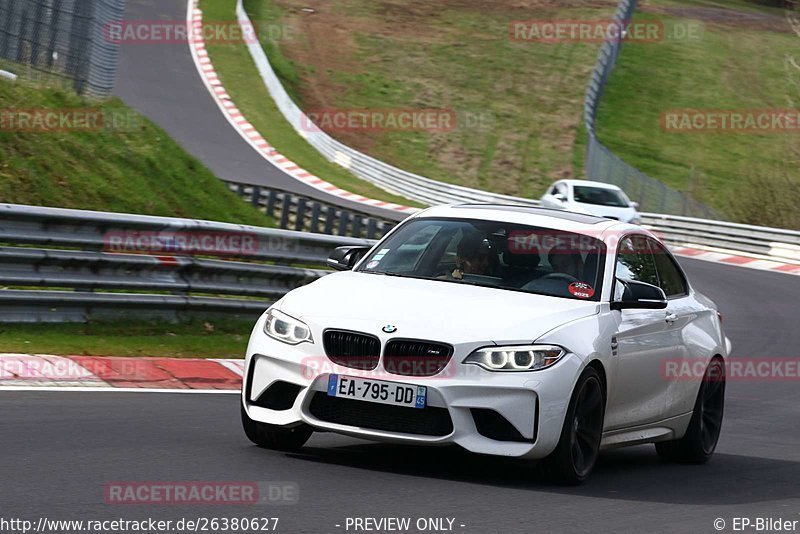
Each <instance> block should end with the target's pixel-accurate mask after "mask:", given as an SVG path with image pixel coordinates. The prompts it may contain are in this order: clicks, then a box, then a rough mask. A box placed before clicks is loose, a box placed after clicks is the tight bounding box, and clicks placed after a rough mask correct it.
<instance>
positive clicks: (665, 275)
mask: <svg viewBox="0 0 800 534" xmlns="http://www.w3.org/2000/svg"><path fill="white" fill-rule="evenodd" d="M648 241H649V242H650V248H651V249H652V250H653V256H654V257H655V261H656V269H657V271H658V279H659V282H660V283H659V286H660V287H661V289H663V290H664V293H666V295H667V297H679V296H683V295H687V294H688V293H689V284H687V283H686V278H684V277H683V273H682V272H681V270H680V268H679V267H678V266H677V265H676V264H675V260H674V259H673V258H672V256H670V255H669V253H667V251H666V249H665V248H664V245H662V244H661V243H659V242H657V241H654V240H652V239H648Z"/></svg>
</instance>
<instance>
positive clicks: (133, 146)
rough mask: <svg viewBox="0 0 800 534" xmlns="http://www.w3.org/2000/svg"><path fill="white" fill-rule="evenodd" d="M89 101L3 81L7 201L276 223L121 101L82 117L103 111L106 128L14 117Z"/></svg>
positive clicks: (0, 190) (0, 134)
mask: <svg viewBox="0 0 800 534" xmlns="http://www.w3.org/2000/svg"><path fill="white" fill-rule="evenodd" d="M88 107H89V104H87V103H86V102H83V101H82V100H81V99H80V98H78V97H77V96H75V95H73V94H69V93H65V92H62V91H59V90H55V89H48V88H40V87H33V86H30V85H27V84H25V83H23V82H17V83H16V84H12V83H8V82H5V81H0V110H3V113H5V115H4V121H5V122H4V123H3V125H2V127H0V202H10V203H17V204H33V205H42V206H56V207H63V208H77V209H91V210H100V211H114V212H130V213H142V214H148V215H165V216H177V217H193V218H202V219H211V220H216V221H227V222H235V223H243V224H253V225H261V226H269V225H271V222H270V219H269V218H267V217H266V216H265V215H263V214H261V213H259V212H258V211H256V210H254V209H253V208H252V207H251V206H250V205H249V204H247V203H245V202H242V201H241V200H240V199H239V198H238V197H236V195H234V194H233V193H231V192H229V191H228V190H227V188H226V187H225V186H224V185H223V184H222V182H220V181H219V180H218V179H217V178H216V177H215V176H214V175H213V174H212V173H211V172H210V171H209V170H208V169H206V168H205V167H204V166H203V165H202V164H201V163H200V162H198V161H197V160H196V159H194V158H193V157H191V156H190V155H188V154H187V153H186V152H184V150H183V149H182V148H181V147H180V146H179V145H178V144H177V143H176V142H175V141H173V140H172V139H171V138H170V137H169V136H168V135H167V134H166V133H165V132H164V131H163V130H161V129H160V128H158V127H157V126H155V125H154V124H152V123H151V122H149V121H147V120H146V119H144V118H143V117H141V116H139V115H137V114H136V113H134V112H133V111H132V110H131V109H130V108H128V107H126V106H125V105H124V104H122V103H121V102H119V101H111V102H108V103H104V104H102V105H101V106H100V107H99V108H98V109H97V110H94V109H93V110H91V111H90V112H89V113H88V114H83V115H82V116H91V115H92V114H94V113H96V112H98V113H101V114H102V116H103V117H104V120H103V121H102V125H101V126H102V127H95V128H91V129H88V128H82V127H77V128H71V129H67V130H61V131H48V132H43V131H35V130H32V129H25V130H19V129H17V128H16V126H15V124H14V123H12V122H10V120H11V118H10V117H11V116H10V115H9V114H13V113H15V111H14V110H28V111H30V110H53V111H55V110H64V109H67V110H69V109H72V110H86V109H87V108H88ZM61 116H66V115H65V114H62V115H61ZM111 119H113V120H115V121H116V123H115V125H112V124H111V122H112V121H111ZM76 124H77V123H76ZM98 124H101V123H100V122H98Z"/></svg>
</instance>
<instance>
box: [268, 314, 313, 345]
mask: <svg viewBox="0 0 800 534" xmlns="http://www.w3.org/2000/svg"><path fill="white" fill-rule="evenodd" d="M264 333H265V334H267V335H268V336H269V337H271V338H274V339H277V340H278V341H283V342H284V343H288V344H290V345H297V344H298V343H303V342H304V341H308V342H309V343H313V342H314V340H313V339H312V338H311V329H310V328H308V325H307V324H305V323H304V322H303V321H300V320H298V319H295V318H294V317H292V316H290V315H286V314H285V313H283V312H280V311H278V310H268V311H267V320H266V321H265V322H264Z"/></svg>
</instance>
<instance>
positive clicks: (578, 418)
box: [544, 367, 606, 486]
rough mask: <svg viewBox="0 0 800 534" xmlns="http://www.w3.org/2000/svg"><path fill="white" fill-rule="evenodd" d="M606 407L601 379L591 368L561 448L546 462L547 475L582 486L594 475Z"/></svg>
mask: <svg viewBox="0 0 800 534" xmlns="http://www.w3.org/2000/svg"><path fill="white" fill-rule="evenodd" d="M605 404H606V403H605V395H604V393H603V384H602V382H601V380H600V375H598V373H597V371H596V370H595V369H593V368H592V367H588V368H587V369H586V370H585V371H584V372H583V373H582V374H581V376H580V378H579V379H578V383H577V385H576V386H575V391H574V392H573V393H572V398H571V399H570V402H569V408H568V409H567V416H566V418H565V420H564V426H563V428H562V429H561V438H560V439H559V442H558V446H557V447H556V449H555V450H554V451H553V452H552V453H551V454H550V456H548V457H547V458H546V459H545V460H544V468H545V471H546V472H547V474H548V475H549V476H550V477H551V478H552V479H553V480H554V481H555V482H557V483H560V484H565V485H570V486H574V485H578V484H581V483H582V482H583V481H584V480H586V478H588V476H589V474H590V473H591V472H592V469H593V468H594V464H595V462H596V461H597V456H598V453H599V451H600V438H601V437H602V435H603V417H604V416H605Z"/></svg>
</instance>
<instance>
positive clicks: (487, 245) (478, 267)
mask: <svg viewBox="0 0 800 534" xmlns="http://www.w3.org/2000/svg"><path fill="white" fill-rule="evenodd" d="M496 263H497V254H496V253H495V251H494V247H493V246H492V244H491V242H490V241H489V240H488V239H484V238H483V237H481V236H480V235H472V236H464V237H463V238H462V239H461V241H460V242H459V243H458V249H457V250H456V268H455V269H454V270H453V272H452V274H451V276H452V278H454V279H455V280H463V278H464V275H465V274H476V275H481V276H492V274H493V273H494V268H495V266H496Z"/></svg>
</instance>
